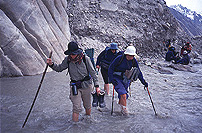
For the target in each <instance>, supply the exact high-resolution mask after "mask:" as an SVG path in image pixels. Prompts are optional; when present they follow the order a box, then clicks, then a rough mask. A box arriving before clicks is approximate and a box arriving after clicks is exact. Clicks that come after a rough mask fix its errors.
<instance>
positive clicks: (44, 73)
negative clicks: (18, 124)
mask: <svg viewBox="0 0 202 133" xmlns="http://www.w3.org/2000/svg"><path fill="white" fill-rule="evenodd" d="M51 56H52V51H51V52H50V54H49V58H51ZM47 69H48V63H47V64H46V68H45V70H44V72H43V76H42V78H41V82H40V84H39V87H38V90H37V92H36V95H35V98H34V101H33V103H32V105H31V108H30V110H29V113H28V114H27V117H26V119H25V121H24V123H23V125H22V128H24V126H25V124H26V122H27V120H28V118H29V115H30V113H31V111H32V108H33V106H34V103H35V101H36V98H37V96H38V93H39V90H40V88H41V85H42V82H43V79H44V77H45V75H46V71H47Z"/></svg>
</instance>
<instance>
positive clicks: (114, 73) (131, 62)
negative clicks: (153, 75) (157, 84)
mask: <svg viewBox="0 0 202 133" xmlns="http://www.w3.org/2000/svg"><path fill="white" fill-rule="evenodd" d="M135 57H138V55H137V54H136V49H135V47H134V46H128V47H127V49H126V51H125V52H124V54H123V55H119V56H117V57H116V58H115V59H114V60H113V62H112V63H111V65H110V66H109V69H108V74H109V81H110V82H111V83H112V84H113V85H114V89H115V90H116V92H117V93H118V98H119V105H120V106H121V113H123V114H124V115H127V114H128V111H127V109H126V99H127V98H128V87H129V85H130V82H131V81H133V80H136V79H133V78H135V77H133V78H132V79H130V80H129V78H127V75H126V72H128V71H130V70H131V69H132V67H136V68H137V70H138V71H137V72H138V74H137V76H138V78H139V80H140V81H141V83H142V84H143V85H144V86H146V87H148V83H147V82H146V81H145V80H144V78H143V75H142V72H141V71H140V68H139V66H138V63H137V60H136V59H135ZM134 70H135V69H134Z"/></svg>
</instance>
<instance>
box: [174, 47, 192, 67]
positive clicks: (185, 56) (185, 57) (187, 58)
mask: <svg viewBox="0 0 202 133" xmlns="http://www.w3.org/2000/svg"><path fill="white" fill-rule="evenodd" d="M182 55H183V57H182V59H180V60H178V61H175V64H178V63H179V64H183V65H188V64H189V62H190V56H189V53H188V52H187V51H186V50H185V51H184V52H183V54H182Z"/></svg>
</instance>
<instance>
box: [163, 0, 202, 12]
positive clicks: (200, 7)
mask: <svg viewBox="0 0 202 133" xmlns="http://www.w3.org/2000/svg"><path fill="white" fill-rule="evenodd" d="M165 1H166V4H167V5H168V6H170V5H177V4H181V5H182V6H184V7H187V8H188V9H191V10H192V11H196V12H198V13H202V0H165Z"/></svg>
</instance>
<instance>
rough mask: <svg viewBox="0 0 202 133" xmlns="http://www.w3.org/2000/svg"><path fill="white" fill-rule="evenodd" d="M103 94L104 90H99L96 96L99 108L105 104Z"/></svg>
mask: <svg viewBox="0 0 202 133" xmlns="http://www.w3.org/2000/svg"><path fill="white" fill-rule="evenodd" d="M104 96H105V92H104V91H102V92H100V94H99V96H98V101H99V107H100V108H104V107H105V106H106V105H105V101H104Z"/></svg>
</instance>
